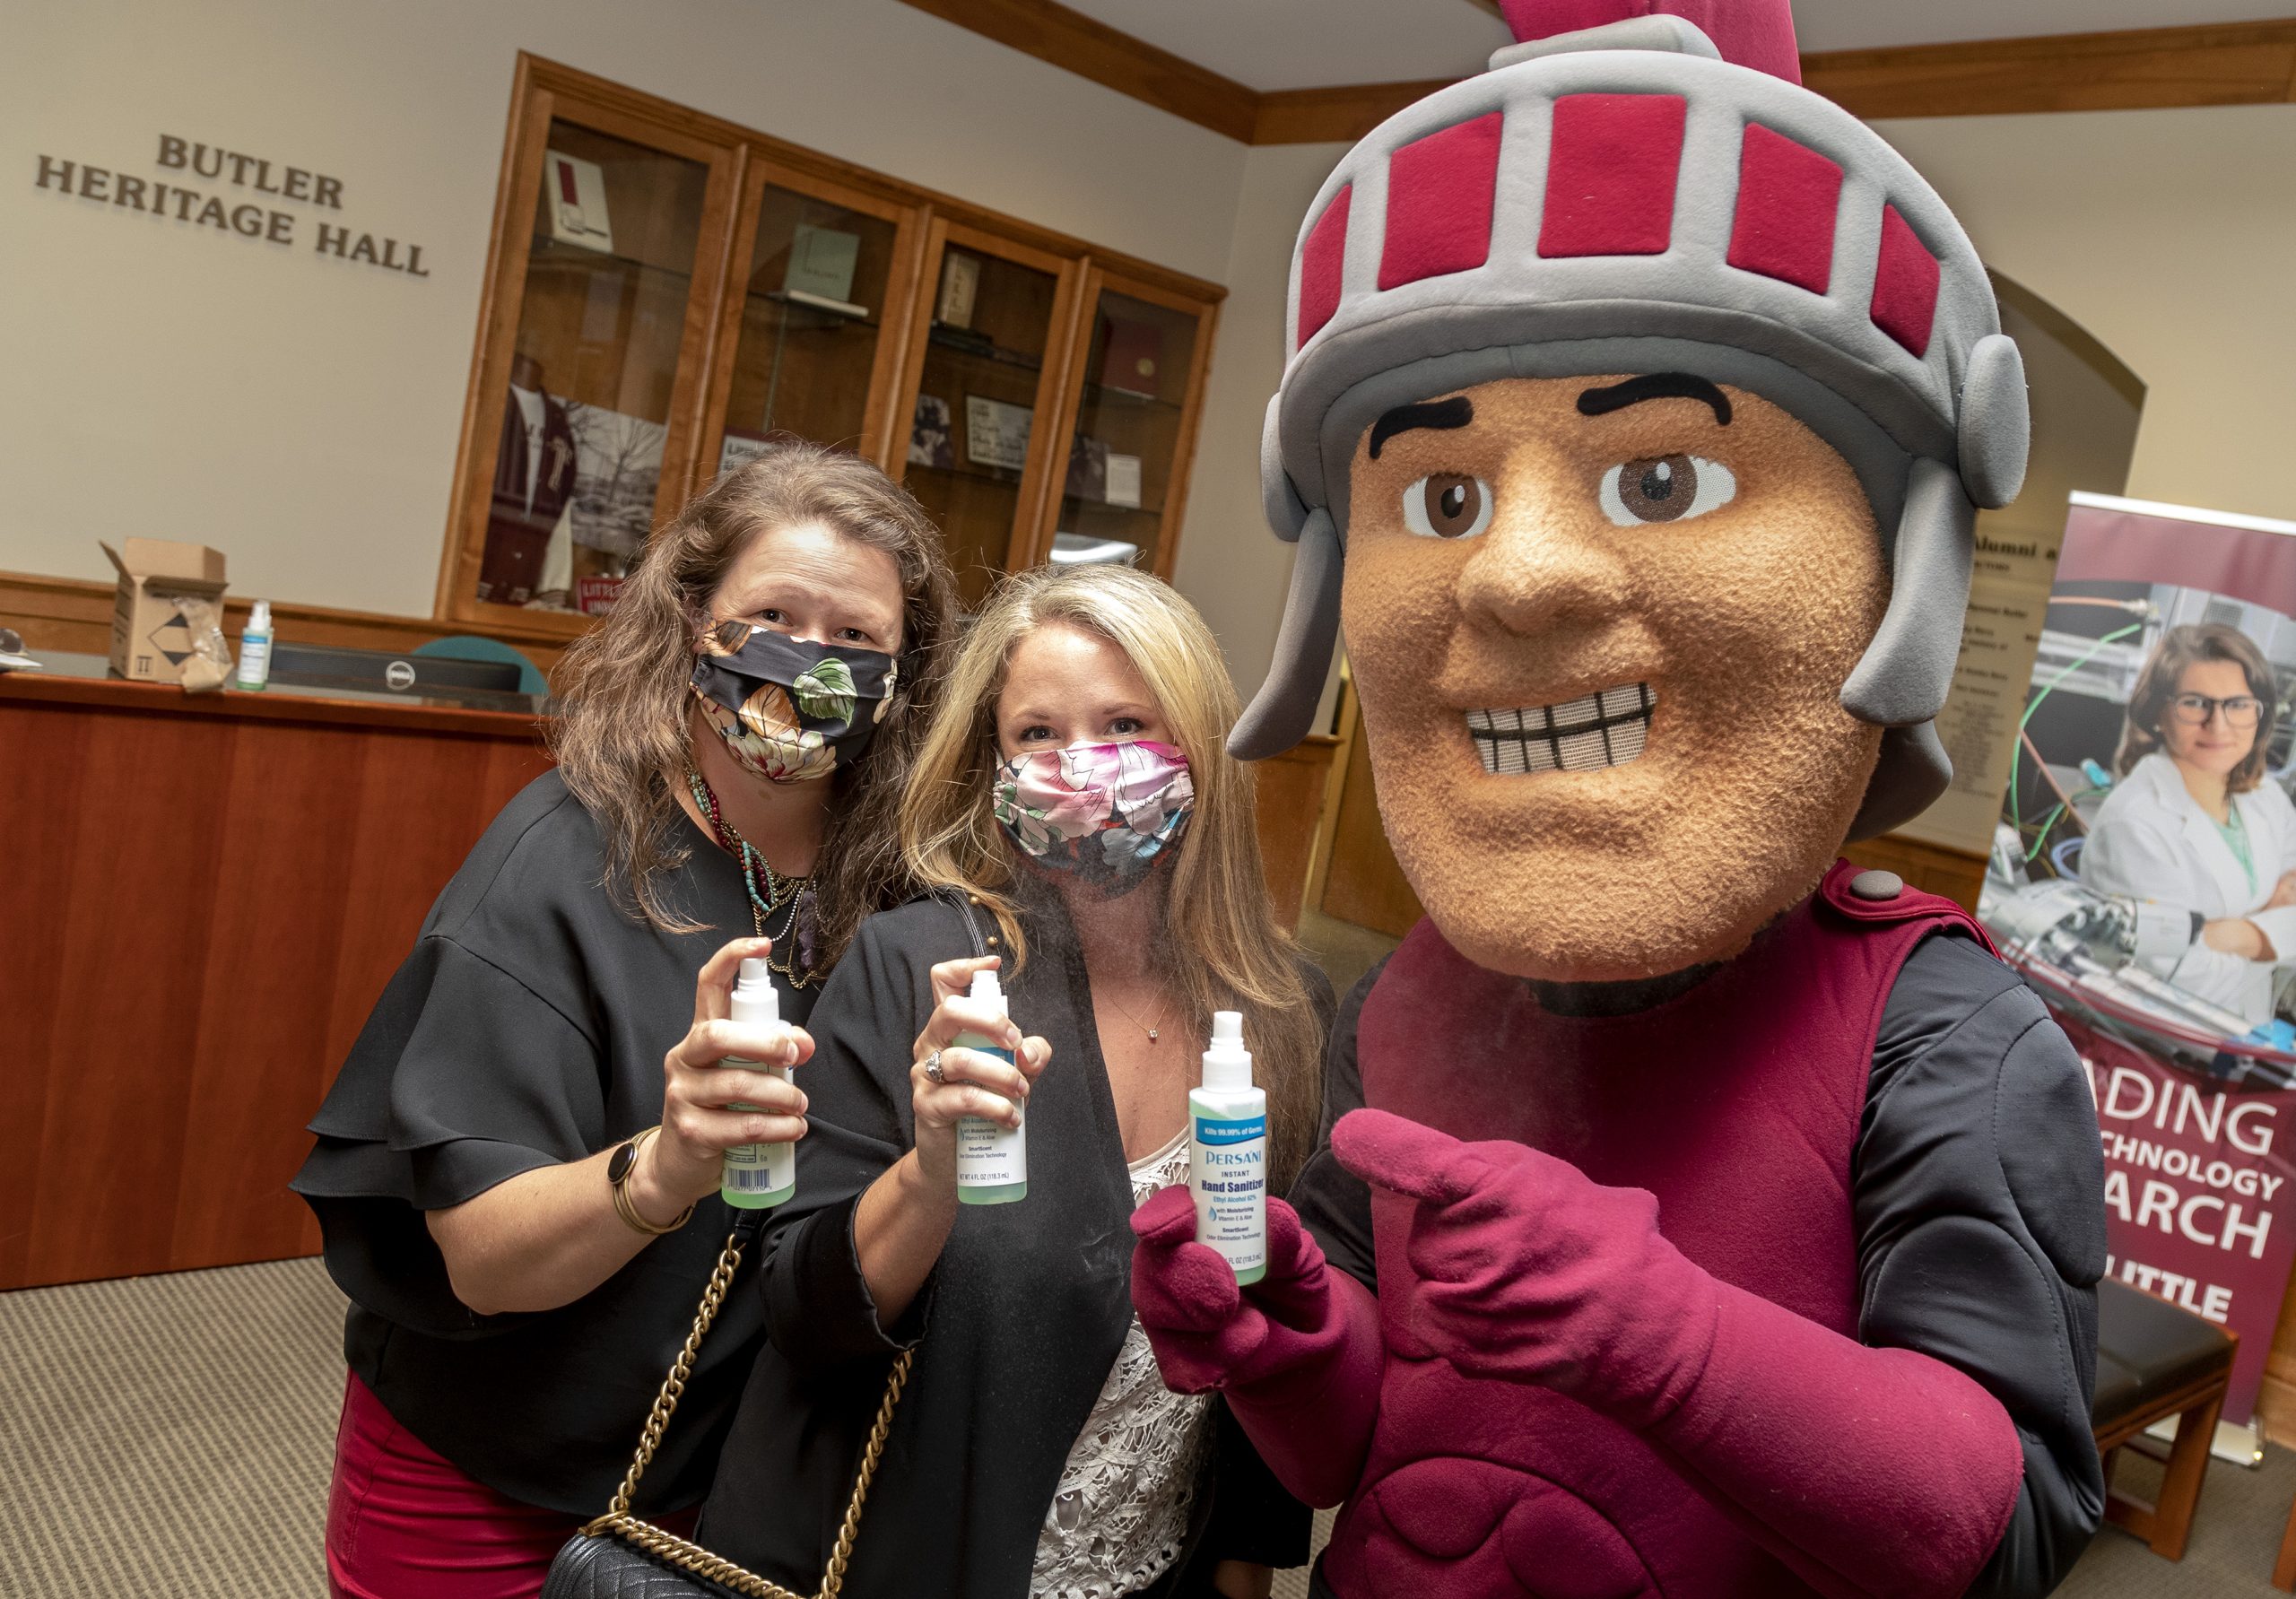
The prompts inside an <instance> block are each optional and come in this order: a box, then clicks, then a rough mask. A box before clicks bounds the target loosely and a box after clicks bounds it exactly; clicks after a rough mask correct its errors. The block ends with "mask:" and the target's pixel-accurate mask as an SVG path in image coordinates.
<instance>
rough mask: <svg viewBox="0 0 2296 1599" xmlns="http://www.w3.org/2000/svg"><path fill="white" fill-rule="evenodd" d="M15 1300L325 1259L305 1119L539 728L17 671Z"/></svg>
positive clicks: (7, 1185) (2, 894) (0, 743)
mask: <svg viewBox="0 0 2296 1599" xmlns="http://www.w3.org/2000/svg"><path fill="white" fill-rule="evenodd" d="M74 687H79V688H83V689H84V690H85V691H87V695H86V697H84V698H83V699H74V698H73V697H71V693H70V691H71V690H73V689H74ZM457 728H471V729H479V730H480V731H475V732H473V731H452V730H450V729H457ZM0 749H5V750H6V751H7V752H8V759H7V760H4V761H0V814H5V815H6V816H7V817H8V818H9V823H10V828H11V843H12V844H13V845H14V846H15V847H13V848H12V849H11V850H10V852H9V856H10V861H9V870H8V871H7V872H5V873H0V926H7V927H11V928H15V929H22V930H25V931H26V932H27V933H28V934H29V936H25V937H21V938H18V939H15V940H13V941H11V943H10V945H9V958H8V959H7V960H5V961H0V1038H7V1039H8V1040H9V1050H10V1056H11V1059H10V1063H9V1070H8V1071H7V1072H5V1073H0V1214H4V1215H6V1216H8V1217H10V1218H11V1219H12V1220H11V1222H10V1224H9V1225H8V1226H6V1227H5V1228H0V1289H12V1288H19V1287H26V1286H31V1285H35V1284H39V1283H47V1282H75V1281H81V1280H84V1279H89V1278H95V1277H110V1276H123V1275H132V1274H135V1273H147V1272H159V1271H175V1270H182V1269H186V1268H189V1267H194V1266H204V1265H215V1264H227V1263H230V1262H234V1261H246V1260H263V1259H275V1258H279V1257H282V1256H292V1255H300V1254H307V1253H309V1252H310V1251H311V1250H313V1249H315V1248H316V1247H317V1241H318V1239H317V1230H316V1228H315V1226H314V1225H313V1224H312V1222H311V1221H310V1220H309V1213H308V1212H307V1210H306V1208H305V1207H304V1205H303V1204H302V1203H301V1202H300V1200H298V1199H296V1198H295V1197H294V1196H293V1195H291V1194H290V1193H288V1192H287V1189H286V1186H285V1185H286V1183H287V1180H288V1178H290V1177H291V1175H292V1174H293V1172H294V1170H295V1169H296V1167H297V1166H298V1165H300V1162H301V1160H302V1158H303V1155H304V1152H305V1151H306V1150H307V1149H308V1147H309V1136H308V1134H306V1133H305V1132H304V1130H303V1129H304V1125H305V1124H306V1123H307V1122H308V1121H309V1119H310V1117H311V1116H312V1114H313V1113H314V1112H315V1111H316V1109H317V1106H318V1102H319V1099H320V1097H321V1096H322V1094H323V1093H324V1092H325V1091H326V1086H327V1084H328V1083H329V1082H331V1081H332V1079H333V1076H334V1073H335V1068H336V1066H337V1065H338V1064H339V1063H340V1061H341V1060H342V1058H343V1056H344V1053H345V1051H346V1050H347V1049H348V1048H349V1046H350V1043H351V1041H352V1038H354V1037H355V1036H356V1034H357V1030H358V1029H359V1027H360V1025H361V1023H362V1022H363V1021H365V1019H366V1015H367V1012H368V1011H369V1010H370V1009H371V1007H372V1006H373V1004H374V1003H375V1000H376V998H377V997H378V995H380V994H381V992H382V989H383V986H384V985H385V983H386V982H387V980H388V978H389V977H390V974H391V973H392V971H393V970H395V969H396V967H397V966H398V964H399V962H400V961H401V960H404V958H405V956H406V953H407V952H408V950H409V949H410V948H412V946H413V939H414V935H415V932H416V930H417V928H418V927H419V926H420V925H421V923H422V917H424V915H425V914H427V912H428V910H429V908H430V906H431V901H432V900H433V899H435V898H436V897H437V895H438V892H439V890H440V889H441V888H442V887H443V886H444V885H445V883H446V882H447V879H448V877H449V876H451V875H452V874H453V873H454V871H455V869H456V868H457V866H458V865H460V864H461V861H462V859H463V856H465V854H466V853H467V852H468V850H469V848H470V847H471V845H472V844H473V843H474V841H475V840H476V839H477V838H478V836H479V834H480V833H481V832H483V830H485V827H486V825H487V823H488V822H489V821H491V819H492V818H493V816H494V814H495V813H496V812H497V811H498V810H500V807H501V806H502V805H503V804H506V803H507V802H508V801H509V798H510V797H511V796H512V795H515V794H516V793H517V790H518V789H519V788H521V787H522V786H525V784H526V783H527V782H528V781H530V780H531V779H532V778H534V777H535V775H536V774H537V773H539V772H540V771H542V770H544V769H545V767H546V765H547V759H546V757H545V756H544V752H543V751H542V749H541V748H540V745H539V743H537V742H536V740H535V731H534V728H533V726H531V724H524V725H522V724H520V723H519V722H518V720H517V718H514V717H488V716H484V715H482V714H479V713H469V712H447V711H436V710H431V711H419V710H416V709H414V708H401V707H396V706H377V705H348V706H343V705H335V706H330V705H328V704H326V703H307V704H306V705H303V706H298V705H297V704H296V703H295V702H294V701H292V700H289V699H287V698H286V697H284V696H278V697H273V698H270V699H263V700H257V699H254V698H253V697H249V698H248V699H246V700H221V699H217V700H184V699H183V698H182V697H181V696H180V695H178V694H177V693H176V692H175V691H172V690H169V689H165V688H152V687H146V686H143V685H133V684H125V683H108V682H89V683H85V684H82V685H73V684H69V683H66V682H60V681H50V682H38V681H33V682H26V681H23V680H0Z"/></svg>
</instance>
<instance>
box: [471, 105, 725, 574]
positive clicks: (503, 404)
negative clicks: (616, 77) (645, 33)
mask: <svg viewBox="0 0 2296 1599" xmlns="http://www.w3.org/2000/svg"><path fill="white" fill-rule="evenodd" d="M537 116H538V117H545V116H546V121H544V122H543V124H542V126H543V127H544V128H545V129H546V132H544V133H543V135H542V137H541V138H540V140H539V141H538V142H539V143H541V144H542V146H543V147H542V149H541V150H540V152H539V166H540V174H539V182H538V183H536V184H535V189H534V200H533V205H532V210H531V213H529V215H528V219H527V226H526V230H525V231H526V237H525V238H524V239H522V240H520V241H519V243H520V244H521V245H522V246H523V252H522V253H523V255H524V257H525V261H524V268H523V274H522V281H519V280H516V279H514V280H513V281H512V282H510V283H509V284H504V283H502V282H499V281H498V284H497V293H498V295H499V296H500V297H501V298H502V299H503V300H509V305H507V306H506V307H505V308H504V309H505V310H507V311H509V312H510V313H511V314H514V315H515V317H516V323H515V331H514V332H511V333H509V337H508V349H507V351H506V350H502V349H500V348H499V347H490V349H489V350H488V351H487V352H485V359H486V361H488V363H489V365H488V368H487V383H488V385H489V386H491V393H492V395H494V396H496V398H495V399H494V400H493V401H492V402H491V404H487V403H485V402H484V400H483V396H484V395H485V394H486V393H487V388H485V387H482V389H481V390H480V394H481V395H482V402H481V409H480V412H479V414H478V415H477V416H476V418H475V420H474V422H473V423H472V424H471V428H472V434H471V439H470V447H469V448H470V449H471V451H472V454H473V456H474V458H475V459H476V460H479V461H483V459H484V456H483V454H481V452H490V453H491V456H492V460H493V465H492V468H491V474H490V475H489V476H488V477H487V478H486V479H485V480H484V481H482V482H476V483H471V484H467V485H466V490H465V491H466V493H467V494H468V495H469V496H470V497H471V498H472V499H475V500H483V503H482V504H481V505H479V506H477V507H475V508H473V507H468V506H466V508H465V515H466V521H465V527H466V528H468V527H469V526H470V524H471V523H474V522H476V521H477V519H478V517H481V516H483V531H481V532H478V533H477V536H476V537H475V538H472V537H470V536H469V534H468V533H466V534H465V546H464V550H465V554H464V558H463V573H464V577H463V582H464V583H465V584H466V585H467V586H466V587H463V588H462V591H461V595H460V596H459V597H460V598H461V599H462V600H463V601H465V602H467V601H468V600H475V601H477V602H479V603H480V604H483V605H485V606H489V607H491V606H516V607H519V608H522V609H524V610H526V611H530V612H539V613H561V614H565V615H569V616H577V615H596V614H600V613H604V611H606V610H608V609H610V608H611V607H612V605H613V596H614V593H615V590H616V589H618V588H619V587H620V586H621V581H622V576H623V574H624V573H626V572H627V571H628V569H629V567H630V564H631V561H632V560H633V559H634V558H635V557H636V555H637V552H638V548H639V544H640V543H643V542H644V541H645V538H646V535H647V534H648V530H649V529H651V528H652V526H654V523H655V520H656V517H657V516H658V515H662V514H666V512H667V510H668V509H670V508H674V506H675V505H676V504H677V502H678V500H679V499H680V498H681V497H682V495H683V490H684V486H685V482H686V480H687V476H688V473H687V469H686V463H687V461H688V460H689V459H690V457H691V449H692V433H693V428H692V425H691V421H692V413H693V411H694V410H695V409H696V401H697V398H698V395H699V383H698V378H697V377H696V376H695V370H694V369H696V368H698V366H699V364H700V363H699V362H697V361H691V360H686V359H683V356H684V353H685V352H687V351H689V350H699V349H700V347H701V346H702V344H703V343H704V342H705V340H706V336H707V325H708V317H709V309H711V304H712V301H713V300H714V298H715V292H716V286H717V285H716V281H715V275H716V274H717V272H718V270H720V268H721V266H722V258H723V254H724V237H725V234H724V227H725V224H724V221H723V217H722V214H719V213H722V212H723V210H724V209H725V206H726V200H727V199H728V198H729V197H730V193H731V187H730V186H731V182H732V176H731V174H732V169H733V166H734V155H733V152H730V151H725V152H718V151H715V150H713V149H711V148H710V147H709V146H706V145H693V146H691V148H690V149H688V150H683V151H682V150H676V149H668V148H659V147H657V145H656V144H655V143H649V142H647V137H646V135H647V134H648V130H647V129H646V128H645V127H644V126H642V125H639V126H627V125H625V124H624V123H623V120H622V118H620V117H613V116H610V115H603V114H601V115H599V116H596V117H593V116H592V115H591V113H590V112H589V111H588V110H587V109H574V108H567V109H566V114H563V115H561V114H558V111H557V109H554V102H545V103H544V106H543V107H541V108H538V110H537ZM574 117H580V118H581V120H574V119H573V118H574ZM594 120H595V121H598V122H600V123H601V124H602V125H603V126H588V124H589V123H590V122H592V121H594ZM604 126H613V127H617V128H618V129H619V131H616V132H607V131H603V128H604ZM536 142H537V141H536V139H535V130H533V129H531V128H530V129H529V132H528V134H527V135H526V148H527V150H528V151H531V149H532V145H533V144H534V143H536ZM662 143H665V144H673V145H674V144H683V143H690V142H688V141H685V140H683V139H682V138H677V137H674V136H669V135H665V136H664V138H663V140H662ZM526 159H533V156H532V155H531V154H530V155H529V156H528V157H527V158H526ZM513 260H514V261H515V257H514V258H513ZM508 270H512V271H515V270H516V268H515V265H514V266H512V267H510V268H509V269H508ZM513 297H515V298H513ZM498 303H500V301H498ZM499 316H500V313H498V317H499ZM496 363H500V364H496ZM490 412H491V414H489V413H490ZM479 470H481V471H483V470H484V469H483V467H481V468H479ZM474 531H475V530H474ZM457 610H461V611H463V613H464V614H473V615H483V614H486V613H484V612H476V613H474V612H470V611H468V610H466V609H465V608H464V606H463V605H457Z"/></svg>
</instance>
